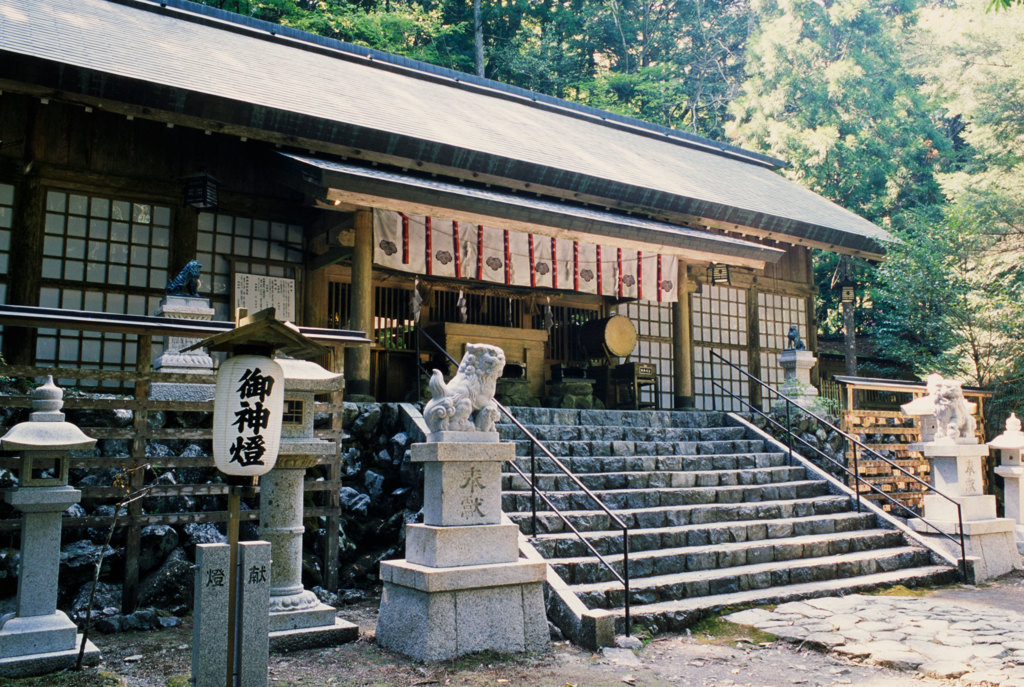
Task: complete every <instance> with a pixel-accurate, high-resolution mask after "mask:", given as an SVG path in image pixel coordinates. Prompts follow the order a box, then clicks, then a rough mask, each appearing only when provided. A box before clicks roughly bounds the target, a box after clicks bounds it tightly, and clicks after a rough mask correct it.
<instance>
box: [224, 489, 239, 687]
mask: <svg viewBox="0 0 1024 687" xmlns="http://www.w3.org/2000/svg"><path fill="white" fill-rule="evenodd" d="M241 504H242V487H240V486H239V485H237V484H232V485H231V486H229V487H228V575H229V577H228V664H227V671H228V672H227V677H226V678H225V682H224V684H225V685H227V686H228V687H231V686H232V685H234V684H235V681H234V677H235V653H236V651H237V649H238V647H237V646H235V643H236V642H235V640H236V639H237V638H238V627H237V623H236V620H237V618H236V617H235V616H236V614H237V613H238V603H237V601H238V518H239V515H240V513H241V510H242V507H241Z"/></svg>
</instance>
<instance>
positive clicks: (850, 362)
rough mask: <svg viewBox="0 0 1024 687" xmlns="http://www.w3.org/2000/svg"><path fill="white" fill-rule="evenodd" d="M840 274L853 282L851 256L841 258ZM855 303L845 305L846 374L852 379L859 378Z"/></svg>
mask: <svg viewBox="0 0 1024 687" xmlns="http://www.w3.org/2000/svg"><path fill="white" fill-rule="evenodd" d="M839 272H840V273H841V274H842V275H843V280H845V281H852V279H853V271H852V269H851V268H850V256H849V255H841V256H839ZM853 305H854V304H853V303H843V333H844V336H843V352H844V353H845V358H846V366H845V370H844V372H845V373H846V374H847V375H848V376H850V377H856V376H857V332H856V328H855V321H854V317H853Z"/></svg>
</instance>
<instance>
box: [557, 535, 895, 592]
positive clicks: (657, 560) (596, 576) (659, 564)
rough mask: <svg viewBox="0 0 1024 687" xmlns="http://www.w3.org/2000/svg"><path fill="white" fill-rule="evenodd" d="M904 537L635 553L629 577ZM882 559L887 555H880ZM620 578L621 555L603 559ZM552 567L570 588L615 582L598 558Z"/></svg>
mask: <svg viewBox="0 0 1024 687" xmlns="http://www.w3.org/2000/svg"><path fill="white" fill-rule="evenodd" d="M902 544H903V535H902V533H900V532H899V531H898V530H881V529H875V530H861V531H859V532H836V533H832V534H808V535H803V536H798V537H787V538H783V539H774V540H754V541H744V542H732V543H720V544H708V545H704V546H685V547H679V548H669V549H655V550H646V551H631V552H630V556H629V575H630V578H631V579H632V580H633V585H634V586H637V585H639V584H640V583H641V581H642V579H641V578H648V577H655V576H665V575H674V574H676V573H684V572H691V571H695V570H720V571H722V572H723V574H725V570H726V569H727V568H736V567H740V566H747V565H759V564H762V563H772V562H781V561H800V560H805V559H812V558H821V557H823V556H830V555H837V554H844V553H852V552H858V551H879V550H881V549H887V548H893V547H899V546H901V545H902ZM880 553H883V554H884V553H885V552H884V551H880ZM605 560H606V561H607V562H608V563H609V564H611V566H612V568H613V569H614V570H615V572H617V573H618V574H619V575H621V574H622V554H621V553H619V554H611V555H608V556H606V557H605ZM548 563H549V564H550V565H551V566H552V567H553V568H554V570H555V572H557V573H558V575H559V576H560V577H561V578H562V579H563V580H565V581H566V582H567V583H568V584H590V583H594V582H610V581H612V580H614V579H615V576H614V574H613V573H612V570H611V569H609V568H608V566H606V565H605V564H604V563H602V562H601V561H600V560H598V559H597V558H596V557H595V556H579V557H573V558H553V559H549V560H548Z"/></svg>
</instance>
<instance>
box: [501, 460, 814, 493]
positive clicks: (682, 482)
mask: <svg viewBox="0 0 1024 687" xmlns="http://www.w3.org/2000/svg"><path fill="white" fill-rule="evenodd" d="M527 469H529V468H527ZM804 475H805V473H804V469H803V468H802V467H792V468H791V467H786V466H783V467H775V468H752V469H749V470H711V471H708V472H698V471H686V472H684V471H667V472H586V473H580V474H578V475H576V478H577V479H578V480H579V481H580V482H582V483H583V484H584V485H585V486H586V487H587V488H588V489H599V490H607V489H652V488H689V487H718V486H738V485H760V484H776V483H779V482H790V481H795V480H800V479H802V478H803V477H804ZM535 483H536V485H537V488H538V489H541V490H542V491H572V490H574V489H579V487H578V486H576V484H575V483H574V482H573V480H572V478H571V477H569V476H568V475H566V474H565V473H562V472H557V473H548V474H538V475H537V476H536V480H535ZM501 488H502V490H503V491H526V490H529V488H530V485H529V483H528V482H527V479H526V478H523V477H520V476H519V475H516V474H508V473H506V474H505V475H503V476H502V483H501Z"/></svg>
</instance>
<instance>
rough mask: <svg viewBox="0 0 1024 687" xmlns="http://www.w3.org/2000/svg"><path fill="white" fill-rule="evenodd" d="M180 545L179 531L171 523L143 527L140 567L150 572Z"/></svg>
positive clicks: (143, 570)
mask: <svg viewBox="0 0 1024 687" xmlns="http://www.w3.org/2000/svg"><path fill="white" fill-rule="evenodd" d="M177 547H178V532H177V530H175V529H174V528H173V527H171V526H170V525H147V526H146V527H143V528H142V540H141V543H140V546H139V568H140V569H141V570H142V572H148V571H150V570H152V569H153V568H155V567H156V566H157V565H159V564H160V563H161V561H163V560H164V559H165V558H167V556H168V554H170V553H171V551H173V550H174V549H176V548H177Z"/></svg>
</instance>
